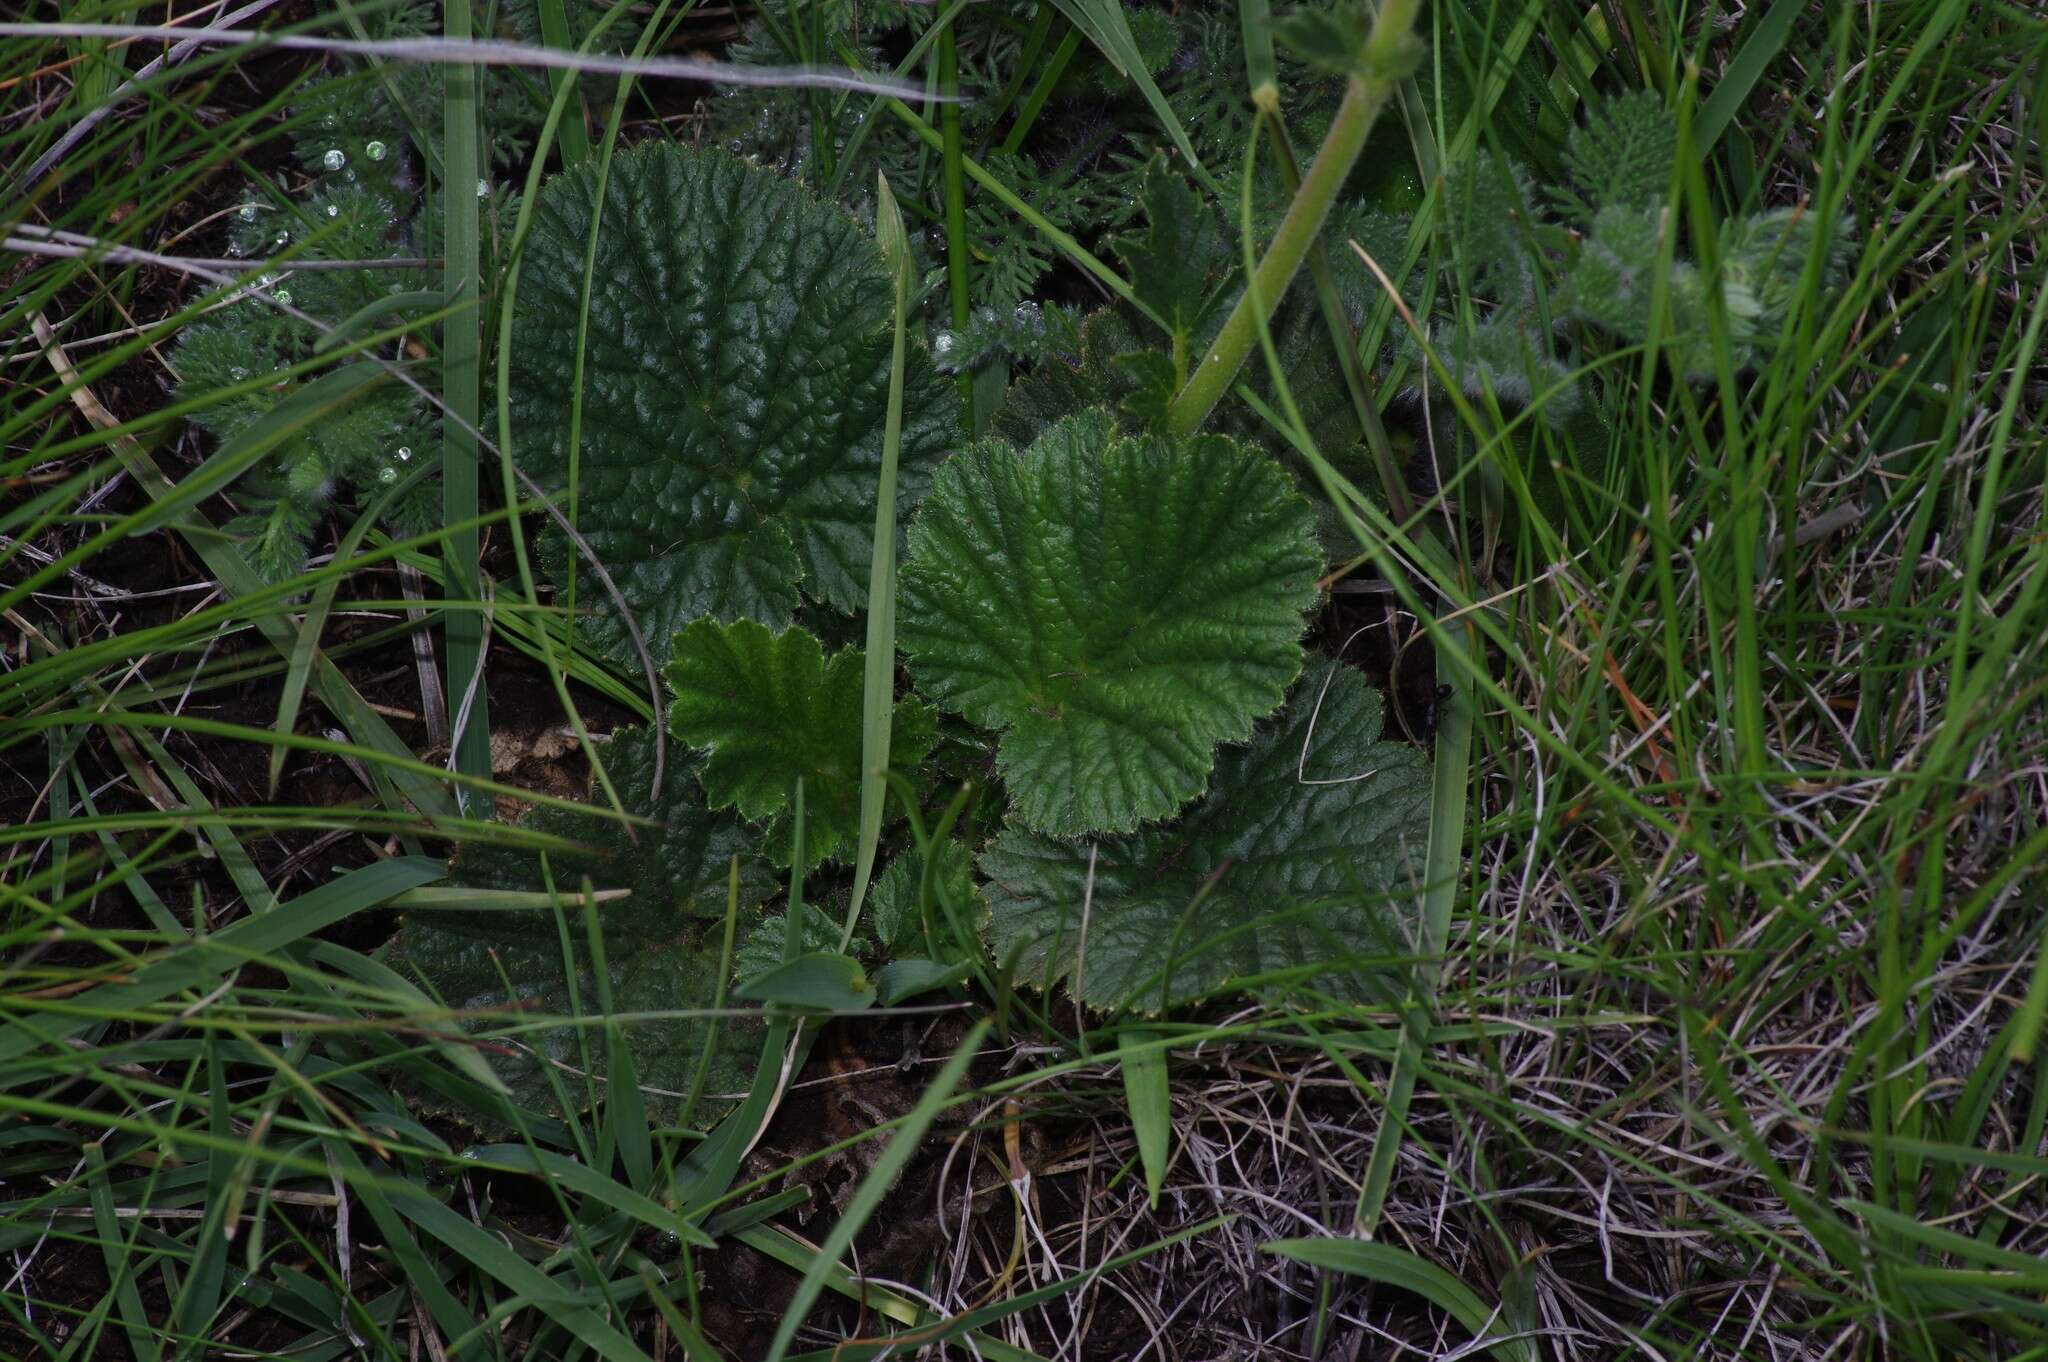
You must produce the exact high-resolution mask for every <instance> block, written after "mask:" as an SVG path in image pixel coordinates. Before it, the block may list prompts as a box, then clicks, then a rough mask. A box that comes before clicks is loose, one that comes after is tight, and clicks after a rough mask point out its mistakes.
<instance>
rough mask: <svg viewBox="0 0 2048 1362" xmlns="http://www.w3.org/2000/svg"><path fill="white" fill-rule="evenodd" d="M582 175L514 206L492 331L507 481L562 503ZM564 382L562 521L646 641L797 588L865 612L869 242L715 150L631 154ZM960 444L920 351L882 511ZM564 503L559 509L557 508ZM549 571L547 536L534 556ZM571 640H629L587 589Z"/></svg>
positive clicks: (780, 618) (581, 171)
mask: <svg viewBox="0 0 2048 1362" xmlns="http://www.w3.org/2000/svg"><path fill="white" fill-rule="evenodd" d="M595 199H596V172H595V168H594V166H583V167H579V168H578V169H576V170H573V171H570V172H567V173H565V174H562V175H558V176H556V177H555V178H554V179H553V180H551V181H549V182H548V184H547V186H546V187H545V188H544V189H543V190H542V191H541V194H540V198H539V201H538V202H537V203H536V204H535V206H534V216H533V230H532V233H531V235H530V237H529V238H528V240H527V244H526V256H525V267H524V270H523V273H522V276H521V287H520V294H519V315H518V317H517V319H516V321H515V322H514V325H513V333H512V345H513V354H512V366H511V367H512V379H513V389H512V394H511V409H512V415H513V420H514V422H515V424H516V427H517V429H518V431H519V434H520V446H519V447H520V452H521V457H522V459H523V460H524V461H525V464H526V467H527V469H528V471H529V472H530V473H531V474H532V475H533V476H534V477H535V478H536V479H537V480H538V481H539V482H540V483H541V484H542V485H543V486H545V487H548V488H549V489H550V490H555V491H561V492H564V493H566V491H567V489H568V486H569V474H570V465H569V459H570V452H569V444H570V440H569V436H570V419H571V411H572V407H573V400H574V398H575V389H576V368H575V353H576V352H575V346H576V337H577V332H578V322H579V318H580V316H581V295H582V279H583V259H584V251H585V245H586V241H587V238H588V235H589V232H590V226H591V217H592V212H593V207H594V204H595ZM594 279H595V283H594V286H593V289H592V296H591V299H590V316H589V341H588V350H587V354H586V357H585V361H584V372H583V376H582V400H583V405H582V425H581V431H580V462H579V467H578V476H577V494H576V498H575V502H574V513H575V519H576V523H577V527H578V529H579V530H580V531H581V533H582V534H583V535H584V537H585V538H587V539H588V540H589V541H590V545H591V548H592V549H593V550H594V551H595V552H596V554H597V556H598V557H599V558H600V559H601V560H602V561H603V562H604V563H605V565H606V567H607V568H608V569H609V571H610V572H611V574H612V576H613V578H614V580H616V581H617V583H618V586H619V589H620V592H621V594H622V595H623V596H624V597H625V599H626V602H627V604H628V606H629V607H630V608H631V610H632V611H633V613H634V615H635V617H636V618H637V620H638V622H639V624H640V627H641V630H642V632H643V634H644V635H645V637H646V638H647V639H648V640H649V641H650V643H651V644H652V645H654V646H659V644H660V641H661V640H663V639H666V638H668V637H669V636H670V635H671V634H672V633H674V632H675V631H676V630H677V629H679V628H681V627H682V626H683V625H684V624H685V623H686V622H688V621H690V620H692V619H695V618H697V617H698V616H700V615H711V616H713V617H715V618H718V619H721V620H730V619H736V618H741V617H747V618H753V619H760V620H764V621H767V622H769V623H772V624H783V623H787V622H788V621H789V619H790V617H791V615H792V614H793V612H794V611H795V609H796V606H797V602H798V595H799V587H800V586H801V590H802V593H803V594H804V595H807V596H809V597H811V598H812V599H815V600H820V601H824V602H825V603H827V604H829V605H831V606H833V607H834V608H836V609H839V610H847V611H851V610H854V609H857V608H858V607H860V606H861V605H862V604H863V603H864V602H865V600H866V586H867V573H868V561H869V558H870V556H871V549H872V544H873V534H874V523H875V496H876V490H875V489H876V487H877V485H878V482H879V478H880V473H881V467H882V437H883V428H884V424H885V421H886V418H887V412H888V399H889V369H890V351H891V334H892V323H893V318H894V298H895V294H894V290H893V288H892V286H891V284H890V280H889V276H888V274H887V272H886V270H885V269H884V266H883V262H882V257H881V252H880V250H879V249H878V248H877V247H876V245H875V243H874V241H873V240H872V239H871V238H870V237H869V236H868V235H867V234H866V233H865V231H863V229H862V228H861V227H860V226H859V224H857V223H856V222H855V221H854V220H853V219H852V218H851V217H849V216H848V215H847V214H845V213H843V212H841V211H840V210H839V209H837V208H834V207H831V206H829V205H827V204H825V203H822V202H820V201H818V200H817V199H816V198H814V197H813V196H812V195H811V194H809V193H808V192H807V191H805V190H804V189H802V188H801V187H799V186H797V185H795V184H793V183H791V182H790V181H788V180H785V179H782V178H780V177H779V176H776V175H772V174H770V173H768V172H767V171H764V170H761V169H758V168H756V167H753V166H750V165H748V164H746V163H745V162H742V161H739V160H737V159H735V158H733V157H731V156H727V155H725V154H723V153H719V152H700V151H693V150H689V149H685V148H682V147H677V146H666V145H663V146H651V147H645V148H641V149H639V150H635V151H631V152H627V153H624V154H622V155H620V156H618V157H616V158H615V159H614V160H613V162H612V165H611V171H610V177H609V179H608V181H607V182H606V186H605V198H604V205H603V226H602V229H601V230H600V231H599V232H598V236H597V255H596V271H595V276H594ZM959 434H960V418H959V404H958V399H957V395H956V394H955V393H954V391H953V389H952V387H951V385H949V384H947V383H946V382H945V381H944V380H943V379H942V378H941V377H940V376H939V375H938V374H937V373H936V371H934V370H933V368H932V366H931V364H930V362H929V361H928V360H926V359H925V358H924V357H923V355H922V354H918V355H915V356H913V362H912V363H911V364H910V365H909V368H908V371H907V373H906V376H905V388H904V402H903V434H902V446H901V452H900V461H899V464H898V470H897V488H896V490H897V498H898V505H899V508H900V509H902V510H906V511H907V510H908V509H909V508H910V507H911V506H913V505H915V504H916V502H917V499H918V497H919V496H920V495H921V494H922V492H923V489H924V486H925V483H926V481H927V479H928V478H929V476H930V472H931V468H932V465H933V464H934V463H935V462H936V461H937V460H938V459H939V458H940V457H941V456H942V455H943V454H944V453H945V452H946V450H947V449H948V448H950V447H951V446H952V445H953V444H954V443H955V442H956V441H957V439H958V437H959ZM565 509H568V508H567V507H565ZM543 553H544V560H545V561H546V562H547V563H548V565H549V570H550V571H551V573H553V574H554V575H555V576H556V577H557V579H558V580H559V579H560V578H561V577H562V576H563V575H564V574H565V573H566V571H567V568H568V565H569V564H568V547H567V545H566V543H565V542H564V541H563V540H562V538H561V537H560V536H559V535H556V534H552V533H551V534H550V536H549V538H548V540H547V541H546V542H545V543H544V549H543ZM580 603H582V604H587V605H590V606H591V607H593V609H594V610H595V612H596V619H595V620H594V621H593V623H592V625H591V632H592V636H593V637H594V638H596V639H597V640H598V641H599V642H600V643H601V644H603V645H604V646H605V647H606V648H608V649H609V650H610V651H611V652H612V653H613V654H614V655H615V656H618V657H621V658H624V657H626V656H627V655H628V653H629V651H630V650H629V646H628V635H627V633H626V631H625V629H624V627H623V626H622V624H621V623H620V622H619V621H618V620H617V619H616V618H615V617H614V616H613V615H612V614H611V611H612V609H613V607H612V606H611V605H610V603H609V601H608V600H607V599H606V598H605V593H603V592H601V591H599V590H596V589H591V590H588V591H585V592H582V593H580Z"/></svg>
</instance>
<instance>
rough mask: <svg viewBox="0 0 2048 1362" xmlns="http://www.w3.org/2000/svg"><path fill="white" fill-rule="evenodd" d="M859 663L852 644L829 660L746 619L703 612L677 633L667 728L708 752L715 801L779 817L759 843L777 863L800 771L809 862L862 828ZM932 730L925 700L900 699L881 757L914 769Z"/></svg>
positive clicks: (809, 644)
mask: <svg viewBox="0 0 2048 1362" xmlns="http://www.w3.org/2000/svg"><path fill="white" fill-rule="evenodd" d="M864 664H865V655H864V654H863V653H862V651H861V650H860V649H858V648H846V649H842V650H841V651H839V652H837V653H835V654H833V656H832V658H831V659H830V660H829V661H827V660H826V657H825V649H824V646H823V645H822V644H820V643H819V642H818V640H817V639H816V638H814V637H812V636H811V635H810V634H808V633H806V632H804V631H803V630H802V629H798V628H795V627H793V626H792V627H791V628H788V629H785V630H783V631H782V632H781V633H779V634H777V633H772V632H770V631H769V629H768V627H767V626H766V625H763V624H759V623H756V622H755V621H753V620H736V621H734V622H732V623H731V624H719V623H717V622H716V621H714V620H711V619H700V620H697V621H696V622H694V623H693V624H691V625H690V627H689V628H687V629H685V630H683V632H682V633H680V634H677V635H676V636H675V657H674V660H673V661H671V662H670V663H669V665H668V682H669V688H670V689H671V690H672V691H673V692H674V695H675V699H674V701H673V703H672V704H671V705H670V706H669V731H670V732H672V733H674V734H675V735H676V736H677V737H679V738H681V739H682V740H683V741H685V742H687V743H690V744H692V745H693V746H696V747H703V748H709V749H710V756H709V757H708V758H706V760H705V762H704V766H703V771H702V775H703V780H704V790H705V793H706V794H708V795H709V796H710V799H711V806H712V807H713V808H715V809H723V808H728V807H737V808H738V809H739V811H740V813H741V814H742V815H744V816H745V817H747V818H750V819H755V820H759V819H765V818H774V819H775V820H776V821H775V823H774V824H773V825H772V826H771V827H770V829H769V834H768V841H767V846H768V850H769V854H770V855H771V856H773V857H774V858H775V860H776V862H777V863H778V864H787V863H788V861H789V836H788V833H787V831H786V828H785V825H784V821H783V820H782V819H781V818H780V817H778V815H780V814H782V812H783V810H784V809H785V808H786V807H787V806H788V804H789V800H790V795H791V792H792V791H794V790H795V788H796V782H797V778H798V777H802V778H803V781H804V803H805V827H804V859H805V861H806V862H807V863H808V864H807V865H806V866H805V869H809V868H810V866H815V865H817V864H819V863H820V862H822V861H825V860H828V859H830V858H831V857H833V856H835V855H837V854H839V853H840V852H842V851H844V850H846V849H847V848H848V847H850V846H851V845H852V844H853V840H854V838H855V836H856V835H857V834H858V833H859V831H860V762H861V686H862V675H861V673H862V669H863V666H864ZM936 734H937V715H936V714H935V713H934V712H933V710H932V708H931V706H929V705H927V704H924V703H923V702H921V701H919V700H917V699H915V698H912V697H906V698H904V699H902V700H899V701H898V702H897V703H896V712H895V717H894V720H893V722H892V732H891V736H890V741H889V749H890V751H889V764H890V765H891V766H892V767H895V768H897V769H902V768H905V767H912V766H915V765H917V763H918V762H920V761H922V760H923V759H924V754H925V753H926V752H928V751H930V750H931V745H932V741H933V739H934V737H935V736H936Z"/></svg>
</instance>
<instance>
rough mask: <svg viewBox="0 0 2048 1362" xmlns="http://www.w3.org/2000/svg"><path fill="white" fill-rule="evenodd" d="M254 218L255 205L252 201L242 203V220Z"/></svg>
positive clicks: (251, 220) (249, 220)
mask: <svg viewBox="0 0 2048 1362" xmlns="http://www.w3.org/2000/svg"><path fill="white" fill-rule="evenodd" d="M255 220H256V205H255V204H253V203H245V204H243V205H242V221H244V222H254V221H255Z"/></svg>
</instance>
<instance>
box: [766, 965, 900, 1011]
mask: <svg viewBox="0 0 2048 1362" xmlns="http://www.w3.org/2000/svg"><path fill="white" fill-rule="evenodd" d="M736 992H737V993H738V994H739V996H740V997H742V998H747V999H751V1000H752V1001H754V1002H757V1003H780V1004H782V1005H783V1006H785V1007H800V1008H803V1009H804V1010H806V1011H810V1012H857V1011H859V1010H861V1009H862V1008H864V1007H867V1006H869V1005H870V1004H871V1003H873V1002H874V1001H875V985H874V982H873V981H872V980H870V979H869V978H868V976H867V971H865V970H863V969H862V968H861V967H860V962H859V961H858V960H855V959H854V958H853V957H852V956H848V955H840V954H839V953H837V952H836V951H813V952H811V953H809V954H807V955H800V956H798V957H797V958H796V959H794V960H791V961H789V962H787V963H785V964H780V965H777V966H776V967H775V968H774V969H771V970H769V971H768V972H767V973H766V974H762V975H759V976H757V977H755V978H753V979H749V980H748V981H747V982H746V983H744V984H741V985H740V986H739V988H738V989H737V990H736Z"/></svg>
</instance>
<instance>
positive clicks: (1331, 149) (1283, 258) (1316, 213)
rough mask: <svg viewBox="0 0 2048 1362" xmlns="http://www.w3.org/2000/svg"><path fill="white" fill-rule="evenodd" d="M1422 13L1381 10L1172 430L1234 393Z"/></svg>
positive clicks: (1405, 1) (1403, 4)
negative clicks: (1260, 311) (1257, 309)
mask: <svg viewBox="0 0 2048 1362" xmlns="http://www.w3.org/2000/svg"><path fill="white" fill-rule="evenodd" d="M1420 8H1421V0H1386V3H1385V4H1383V5H1382V6H1381V7H1380V13H1379V18H1378V19H1376V20H1374V22H1373V28H1372V35H1371V36H1370V37H1369V38H1367V39H1366V42H1365V47H1364V50H1363V51H1362V52H1361V53H1360V54H1359V61H1358V69H1357V70H1356V71H1355V72H1354V73H1353V74H1352V75H1351V76H1350V78H1349V79H1348V81H1347V82H1346V83H1345V87H1344V100H1343V102H1342V103H1341V104H1339V105H1338V106H1337V114H1336V117H1335V118H1333V119H1332V120H1331V121H1330V132H1329V135H1328V136H1327V137H1325V138H1324V139H1323V145H1322V149H1321V150H1319V151H1318V152H1317V153H1316V159H1315V162H1314V163H1313V164H1312V165H1310V166H1309V168H1308V174H1307V175H1305V176H1304V177H1303V178H1302V181H1301V189H1300V191H1299V192H1298V193H1296V194H1295V196H1294V202H1293V203H1291V204H1289V205H1288V208H1287V216H1286V217H1285V218H1283V219H1282V220H1281V222H1280V230H1279V231H1277V232H1275V233H1274V234H1273V240H1272V243H1271V244H1270V245H1268V246H1267V247H1266V254H1265V257H1264V258H1263V259H1261V260H1260V261H1259V267H1258V270H1257V272H1256V273H1255V275H1254V280H1255V282H1256V284H1257V287H1255V288H1248V289H1246V290H1245V291H1244V293H1243V294H1241V295H1240V296H1239V297H1238V300H1237V305H1236V306H1235V307H1233V308H1232V309H1231V310H1230V316H1229V318H1228V319H1226V320H1225V321H1224V323H1223V329H1222V330H1221V331H1219V332H1217V333H1216V340H1215V342H1214V343H1213V344H1211V345H1210V347H1209V353H1208V354H1207V355H1205V356H1203V358H1202V362H1201V363H1200V364H1198V365H1196V366H1195V371H1194V373H1193V374H1192V375H1191V376H1190V377H1189V378H1188V381H1187V384H1186V385H1185V386H1184V387H1182V388H1181V390H1180V392H1179V393H1178V394H1177V395H1176V396H1175V397H1174V399H1173V405H1172V406H1171V407H1170V408H1168V410H1167V414H1166V424H1167V428H1168V429H1169V430H1171V431H1173V432H1174V433H1176V434H1180V435H1190V434H1193V433H1194V432H1195V431H1197V430H1199V429H1201V426H1202V423H1203V422H1204V421H1206V420H1208V419H1209V413H1210V412H1211V411H1212V410H1214V409H1215V406H1216V403H1217V402H1218V401H1220V400H1221V399H1222V397H1223V394H1224V393H1226V392H1228V391H1229V390H1230V385H1231V384H1232V383H1233V382H1235V381H1236V379H1237V371H1238V370H1239V369H1241V368H1242V367H1244V362H1245V359H1246V357H1247V356H1249V355H1250V354H1251V349H1252V346H1253V345H1254V344H1255V343H1257V340H1258V334H1257V333H1258V326H1257V323H1258V322H1259V321H1263V320H1267V319H1269V318H1271V316H1272V314H1273V311H1274V309H1275V308H1277V307H1279V305H1280V300H1281V299H1282V298H1283V297H1285V296H1286V294H1287V288H1288V285H1290V284H1292V283H1293V282H1294V276H1295V273H1296V272H1297V271H1298V270H1300V268H1301V263H1302V261H1303V260H1304V259H1306V258H1307V256H1308V250H1309V247H1310V246H1311V245H1313V244H1314V243H1315V240H1316V238H1317V237H1318V236H1320V235H1321V234H1322V230H1323V223H1324V222H1325V221H1327V220H1328V218H1329V216H1330V205H1331V204H1332V203H1334V202H1335V201H1336V198H1337V191H1338V190H1339V189H1340V188H1342V187H1343V184H1344V181H1345V180H1347V179H1349V178H1350V176H1351V170H1352V167H1353V166H1355V165H1357V164H1358V156H1359V153H1360V152H1362V151H1364V150H1365V141H1366V138H1367V137H1369V136H1371V135H1372V125H1373V123H1374V122H1375V121H1376V120H1377V119H1378V117H1379V112H1380V110H1381V109H1382V108H1384V107H1385V106H1386V103H1387V99H1388V97H1389V96H1390V95H1392V94H1393V92H1394V89H1395V87H1396V85H1397V84H1398V83H1399V81H1400V77H1401V75H1402V74H1403V72H1402V69H1401V64H1400V61H1401V57H1402V56H1403V55H1404V49H1405V48H1406V47H1407V46H1408V44H1409V41H1410V39H1411V37H1412V30H1413V28H1414V26H1415V14H1416V11H1417V10H1418V9H1420ZM1254 298H1257V299H1260V300H1261V304H1260V305H1261V306H1262V307H1263V308H1264V316H1262V317H1259V318H1256V319H1255V318H1254V317H1253V316H1252V306H1253V303H1252V300H1253V299H1254Z"/></svg>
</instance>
